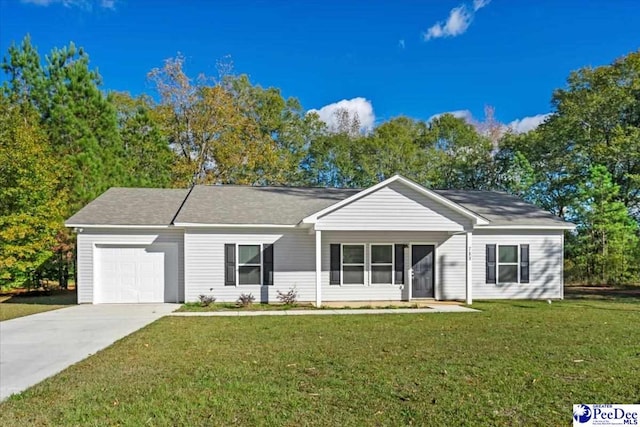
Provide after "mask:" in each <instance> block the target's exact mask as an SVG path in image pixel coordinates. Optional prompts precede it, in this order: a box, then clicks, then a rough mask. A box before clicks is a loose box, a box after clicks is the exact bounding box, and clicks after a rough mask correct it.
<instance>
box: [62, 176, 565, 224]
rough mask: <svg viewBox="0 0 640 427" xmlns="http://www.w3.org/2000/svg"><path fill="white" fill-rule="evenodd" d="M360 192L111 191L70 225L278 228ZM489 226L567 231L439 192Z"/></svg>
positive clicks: (522, 208) (537, 214)
mask: <svg viewBox="0 0 640 427" xmlns="http://www.w3.org/2000/svg"><path fill="white" fill-rule="evenodd" d="M360 191H361V190H359V189H338V188H305V187H250V186H236V185H196V186H195V187H193V189H192V190H191V192H189V190H176V189H150V188H111V189H109V190H108V191H106V192H105V193H104V194H102V195H101V196H100V197H98V198H97V199H96V200H94V201H93V202H91V203H89V204H88V205H87V206H85V207H84V208H82V209H81V210H80V211H79V212H78V213H76V214H75V215H73V216H72V217H71V218H69V219H68V220H67V224H70V225H78V224H85V225H169V224H172V223H177V224H179V223H192V224H231V225H233V224H256V225H259V224H277V225H296V224H298V223H299V222H300V221H302V219H304V218H305V217H307V216H309V215H312V214H314V213H316V212H318V211H321V210H322V209H325V208H327V207H329V206H331V205H333V204H335V203H337V202H339V201H341V200H344V199H346V198H348V197H350V196H352V195H354V194H357V193H358V192H360ZM434 191H435V192H436V193H437V194H439V195H441V196H444V197H446V198H448V199H449V200H451V201H453V202H454V203H457V204H458V205H460V206H462V207H464V208H466V209H468V210H470V211H472V212H475V213H476V214H478V215H480V216H482V217H483V218H485V219H487V220H488V221H489V222H490V225H524V226H527V225H531V226H558V225H567V224H568V223H567V222H565V221H563V220H562V219H560V218H558V217H556V216H554V215H552V214H551V213H549V212H546V211H544V210H542V209H539V208H537V207H536V206H534V205H532V204H530V203H527V202H525V201H524V200H522V199H520V198H518V197H515V196H511V195H509V194H507V193H503V192H494V191H467V190H434Z"/></svg>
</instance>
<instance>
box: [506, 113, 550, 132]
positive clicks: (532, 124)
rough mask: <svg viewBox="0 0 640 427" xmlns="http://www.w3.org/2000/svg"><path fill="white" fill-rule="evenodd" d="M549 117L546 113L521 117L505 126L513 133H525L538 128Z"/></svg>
mask: <svg viewBox="0 0 640 427" xmlns="http://www.w3.org/2000/svg"><path fill="white" fill-rule="evenodd" d="M550 115H551V114H550V113H547V114H536V115H535V116H528V117H523V118H521V119H516V120H514V121H512V122H511V123H509V124H508V125H507V126H508V127H509V129H511V130H512V131H513V132H515V133H526V132H529V131H530V130H533V129H535V128H537V127H538V126H540V125H541V124H542V123H544V121H545V120H547V118H548V117H549V116H550Z"/></svg>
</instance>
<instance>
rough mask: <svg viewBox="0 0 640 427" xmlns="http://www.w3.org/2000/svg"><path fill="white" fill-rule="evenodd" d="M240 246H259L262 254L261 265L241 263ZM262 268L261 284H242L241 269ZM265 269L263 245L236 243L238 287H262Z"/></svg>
mask: <svg viewBox="0 0 640 427" xmlns="http://www.w3.org/2000/svg"><path fill="white" fill-rule="evenodd" d="M240 246H257V247H258V248H259V252H260V264H241V263H240ZM255 266H259V267H260V276H259V277H260V282H259V283H240V267H255ZM263 269H264V255H263V247H262V243H236V286H262V283H263V277H262V271H263Z"/></svg>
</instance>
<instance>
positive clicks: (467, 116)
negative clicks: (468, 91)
mask: <svg viewBox="0 0 640 427" xmlns="http://www.w3.org/2000/svg"><path fill="white" fill-rule="evenodd" d="M445 114H451V115H452V116H453V117H457V118H459V119H464V120H465V121H466V122H467V123H473V122H474V118H473V114H471V111H469V110H455V111H445V112H444V113H438V114H434V115H433V116H431V117H429V119H428V120H427V121H428V122H430V121H432V120H435V119H437V118H438V117H441V116H444V115H445Z"/></svg>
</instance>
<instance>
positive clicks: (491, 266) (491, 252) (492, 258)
mask: <svg viewBox="0 0 640 427" xmlns="http://www.w3.org/2000/svg"><path fill="white" fill-rule="evenodd" d="M487 283H496V245H487Z"/></svg>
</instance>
